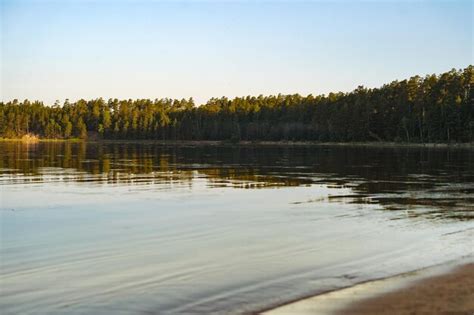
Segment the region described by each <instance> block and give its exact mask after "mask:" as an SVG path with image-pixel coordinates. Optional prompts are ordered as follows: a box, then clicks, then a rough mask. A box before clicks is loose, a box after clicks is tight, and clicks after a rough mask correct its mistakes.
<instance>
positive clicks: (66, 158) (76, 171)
mask: <svg viewBox="0 0 474 315" xmlns="http://www.w3.org/2000/svg"><path fill="white" fill-rule="evenodd" d="M0 145H1V150H2V152H3V154H2V155H1V159H0V170H1V172H2V174H1V176H0V184H11V183H16V184H19V183H23V184H26V183H38V182H93V183H97V184H98V183H104V184H105V183H106V184H123V185H161V186H164V187H165V186H166V185H173V184H186V183H187V184H190V185H191V184H192V181H193V178H195V177H196V176H198V177H205V178H206V180H207V182H208V185H209V187H233V188H250V189H254V188H266V187H278V186H301V185H311V184H315V183H319V184H325V185H328V186H329V187H335V188H345V187H347V188H351V190H352V192H353V193H352V194H350V195H338V196H328V197H327V198H326V200H325V201H327V202H331V201H339V202H350V203H375V204H380V205H383V206H384V208H385V209H387V210H402V211H407V210H409V211H410V216H418V215H423V216H425V217H427V218H432V219H439V218H450V219H460V220H469V219H473V218H474V206H473V205H474V197H473V196H474V151H473V150H440V149H431V150H430V149H414V148H397V149H386V148H385V149H377V148H360V147H318V148H314V147H312V148H308V147H263V148H262V147H232V146H227V147H226V146H198V147H194V146H180V147H173V146H170V147H168V146H156V145H152V144H126V145H124V144H118V143H112V144H102V145H98V144H86V143H39V144H30V145H25V144H21V143H14V142H5V143H2V144H0ZM306 202H311V200H308V201H306Z"/></svg>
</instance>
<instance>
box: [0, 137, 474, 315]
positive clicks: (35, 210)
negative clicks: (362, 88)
mask: <svg viewBox="0 0 474 315" xmlns="http://www.w3.org/2000/svg"><path fill="white" fill-rule="evenodd" d="M0 193H1V195H0V198H1V199H0V200H1V202H0V220H1V244H0V245H1V246H0V259H1V260H0V263H1V265H0V309H1V310H2V314H20V313H21V314H212V313H217V314H242V313H248V312H253V311H256V310H260V309H264V308H267V307H269V306H271V305H275V304H279V303H282V302H284V301H288V300H292V299H296V298H298V297H302V296H307V295H309V294H314V293H318V292H322V291H325V290H330V289H335V288H339V287H343V286H347V285H351V284H354V283H357V282H360V281H364V280H368V279H372V278H378V277H385V276H389V275H393V274H397V273H400V272H403V271H408V270H413V269H417V268H421V267H425V266H430V265H433V264H438V263H442V262H446V261H450V260H453V259H459V258H461V257H463V256H466V255H472V254H473V252H474V250H473V249H474V247H473V245H474V244H473V241H472V240H473V239H474V220H473V219H474V197H473V196H474V151H473V150H449V149H426V148H425V149H415V148H398V149H395V148H363V147H252V146H248V147H232V146H199V147H193V146H180V147H174V146H158V145H153V144H149V143H148V144H147V143H142V144H140V143H136V144H120V143H108V144H97V143H89V144H85V143H39V144H34V145H25V144H22V143H14V142H4V143H0Z"/></svg>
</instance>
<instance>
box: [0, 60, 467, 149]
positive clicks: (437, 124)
mask: <svg viewBox="0 0 474 315" xmlns="http://www.w3.org/2000/svg"><path fill="white" fill-rule="evenodd" d="M473 87H474V67H473V66H472V65H469V66H468V67H466V68H465V69H459V70H456V69H452V70H451V71H449V72H445V73H442V74H439V75H435V74H431V75H426V76H424V77H420V76H414V77H411V78H409V79H406V80H402V81H398V80H397V81H393V82H391V83H388V84H385V85H383V86H381V87H379V88H366V87H363V86H359V87H357V88H356V89H355V90H353V91H351V92H348V93H343V92H337V93H329V94H328V95H317V96H313V95H308V96H301V95H298V94H293V95H281V94H278V95H276V96H273V95H272V96H262V95H259V96H245V97H236V98H233V99H228V98H226V97H221V98H211V99H210V100H209V101H208V102H207V103H206V104H203V105H201V106H196V105H195V104H194V101H193V99H192V98H190V99H181V100H176V99H168V98H164V99H154V100H151V99H136V100H131V99H129V100H118V99H109V100H107V101H106V100H104V99H102V98H98V99H94V100H84V99H81V100H78V101H76V102H70V101H69V100H65V101H64V103H62V104H61V103H60V102H58V101H57V102H56V103H55V104H50V105H48V104H44V103H43V102H41V101H29V100H24V101H19V100H12V101H9V102H1V103H0V137H1V138H6V139H16V138H21V137H22V136H24V135H26V134H34V135H37V136H38V137H40V138H47V139H70V138H81V139H87V138H93V139H134V140H135V139H150V140H151V139H156V140H196V141H199V140H220V141H231V142H238V141H321V142H355V141H358V142H360V141H390V142H391V141H395V142H413V143H434V142H443V143H450V142H474V91H473Z"/></svg>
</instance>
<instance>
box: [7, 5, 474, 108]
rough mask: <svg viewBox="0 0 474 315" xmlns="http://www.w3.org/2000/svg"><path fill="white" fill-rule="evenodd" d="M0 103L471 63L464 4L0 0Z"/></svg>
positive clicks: (371, 77) (392, 74)
mask: <svg viewBox="0 0 474 315" xmlns="http://www.w3.org/2000/svg"><path fill="white" fill-rule="evenodd" d="M0 1H1V3H2V6H1V35H2V38H1V39H2V43H1V53H2V56H1V75H2V82H1V92H2V93H1V94H2V95H1V96H2V99H3V100H4V101H8V100H12V99H14V98H18V99H20V100H23V99H25V98H28V99H32V100H33V99H39V100H43V101H46V102H54V100H56V99H59V100H64V99H65V98H69V99H70V100H71V101H74V100H76V99H79V98H86V99H89V98H96V97H104V98H106V99H107V98H109V97H113V98H162V97H171V98H182V97H184V98H188V97H191V96H192V97H194V99H195V100H196V101H197V103H202V102H205V101H206V100H207V99H208V98H210V97H212V96H216V97H220V96H228V97H234V96H242V95H259V94H264V95H266V94H278V93H283V94H290V93H300V94H302V95H307V94H310V93H312V94H321V93H328V92H330V91H350V90H352V89H354V88H356V87H357V86H358V85H365V86H368V87H376V86H380V85H382V84H383V83H387V82H390V81H392V80H395V79H404V78H407V77H409V76H412V75H415V74H420V75H424V74H427V73H440V72H444V71H447V70H450V69H451V68H463V67H466V66H467V65H469V64H472V63H473V42H474V40H473V21H472V20H473V1H472V0H467V1H455V0H452V1H332V2H329V1H327V2H323V1H305V2H294V1H273V2H272V1H265V2H263V1H233V2H228V1H227V2H225V1H207V2H197V1H180V2H171V1H168V2H165V1H132V0H129V1H112V0H104V1H99V0H97V1H79V0H77V1H73V0H62V1H60V0H57V1H41V0H36V1H34V0H30V1H21V0H0Z"/></svg>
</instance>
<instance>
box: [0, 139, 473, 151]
mask: <svg viewBox="0 0 474 315" xmlns="http://www.w3.org/2000/svg"><path fill="white" fill-rule="evenodd" d="M0 141H2V142H8V141H11V142H22V141H23V140H22V139H21V138H19V139H7V138H0ZM36 142H88V143H127V144H128V143H143V144H155V145H166V146H295V147H297V146H322V147H324V146H327V147H329V146H341V147H342V146H345V147H347V146H349V147H384V148H398V147H402V148H403V147H408V148H467V149H474V143H405V142H318V141H239V142H230V141H214V140H202V141H196V140H176V141H173V140H146V139H138V140H120V139H116V140H115V139H114V140H109V139H102V140H85V139H79V138H71V139H44V138H43V139H41V138H39V139H37V141H36Z"/></svg>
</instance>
